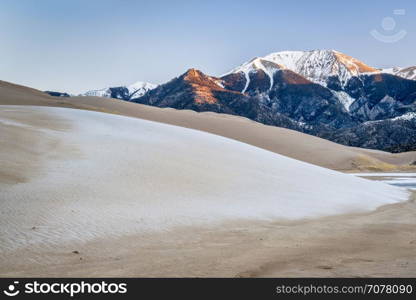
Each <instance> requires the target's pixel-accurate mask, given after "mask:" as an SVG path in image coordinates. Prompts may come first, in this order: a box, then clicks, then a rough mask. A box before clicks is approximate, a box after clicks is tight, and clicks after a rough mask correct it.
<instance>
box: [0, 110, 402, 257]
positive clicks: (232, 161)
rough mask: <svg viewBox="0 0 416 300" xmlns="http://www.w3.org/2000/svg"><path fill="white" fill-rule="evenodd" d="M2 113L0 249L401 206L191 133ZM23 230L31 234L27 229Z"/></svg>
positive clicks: (256, 151)
mask: <svg viewBox="0 0 416 300" xmlns="http://www.w3.org/2000/svg"><path fill="white" fill-rule="evenodd" d="M4 108H5V109H3V110H2V111H1V112H0V126H1V128H2V130H1V132H6V135H7V136H5V137H4V138H3V137H2V139H1V140H2V143H3V144H4V146H5V147H2V150H1V154H0V155H1V160H2V161H6V162H7V164H9V167H7V168H4V169H3V171H2V177H1V179H2V180H1V181H0V185H1V187H2V188H1V198H2V200H1V203H0V205H1V208H2V211H9V213H8V214H7V215H6V216H5V217H2V219H1V220H0V227H1V228H2V230H3V231H4V232H3V235H2V236H1V237H0V245H1V246H0V247H1V248H2V249H6V250H7V249H9V250H11V249H14V247H21V246H26V245H28V244H31V243H45V244H46V245H50V244H61V243H63V242H66V241H71V240H84V239H92V238H96V237H101V236H108V235H119V234H128V233H132V232H133V233H134V232H143V231H148V230H155V229H158V230H160V229H166V228H170V227H172V226H178V225H180V226H183V225H192V226H194V225H198V224H211V223H218V222H221V221H227V220H240V219H242V220H244V219H248V220H274V219H289V220H290V219H300V218H305V217H319V216H325V215H332V214H342V213H351V212H361V211H368V210H372V209H375V208H376V207H378V206H380V205H384V204H389V203H394V202H397V201H404V200H407V198H408V193H407V192H406V191H405V190H402V189H399V188H396V187H393V186H389V185H386V184H384V183H379V182H371V181H367V180H364V179H360V178H357V177H354V176H351V175H346V174H342V173H339V172H335V171H331V170H328V169H324V168H321V167H317V166H314V165H311V164H307V163H304V162H300V161H296V160H293V159H290V158H287V157H284V156H281V155H277V154H275V153H272V152H269V151H265V150H263V149H260V148H257V147H253V146H251V145H247V144H245V143H240V142H237V141H234V140H231V139H226V138H223V137H220V136H217V135H212V134H208V133H204V132H201V131H196V130H190V129H187V128H182V127H177V126H171V125H166V124H161V123H156V122H149V121H144V120H140V119H136V118H127V117H123V116H116V115H112V114H104V113H98V112H92V111H84V110H78V109H67V108H51V107H33V106H24V107H23V106H4ZM28 133H29V134H30V139H29V140H26V137H27V136H28ZM11 136H13V138H10V137H11ZM28 143H30V144H28ZM28 146H29V147H28ZM14 149H16V150H14ZM26 156H28V157H26ZM27 161H30V163H29V164H26V162H27ZM13 165H16V166H17V168H15V167H13ZM26 170H27V172H26ZM9 173H10V174H9ZM16 178H18V179H20V180H16ZM13 180H16V183H17V184H14V183H13ZM33 226H35V227H39V228H41V229H42V230H40V231H36V232H32V231H29V232H27V228H31V227H33Z"/></svg>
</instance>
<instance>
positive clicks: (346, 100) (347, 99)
mask: <svg viewBox="0 0 416 300" xmlns="http://www.w3.org/2000/svg"><path fill="white" fill-rule="evenodd" d="M332 92H333V93H334V95H335V97H337V98H338V100H339V102H341V104H342V105H343V106H344V107H345V109H346V110H347V111H349V110H350V106H351V104H352V103H353V102H354V101H355V99H354V98H352V97H351V96H350V95H348V94H347V93H346V92H344V91H339V92H337V91H332Z"/></svg>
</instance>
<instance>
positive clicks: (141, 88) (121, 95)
mask: <svg viewBox="0 0 416 300" xmlns="http://www.w3.org/2000/svg"><path fill="white" fill-rule="evenodd" d="M156 87H157V85H156V84H152V83H148V82H143V81H137V82H135V83H133V84H130V85H127V86H118V87H109V88H103V89H99V90H91V91H88V92H85V93H83V94H81V96H96V97H106V98H118V99H123V100H130V99H133V98H139V97H141V96H143V95H144V94H145V93H147V92H148V91H150V90H152V89H154V88H156Z"/></svg>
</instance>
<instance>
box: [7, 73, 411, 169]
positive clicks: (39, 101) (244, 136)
mask: <svg viewBox="0 0 416 300" xmlns="http://www.w3.org/2000/svg"><path fill="white" fill-rule="evenodd" d="M0 104H6V105H7V104H12V105H13V104H14V105H45V106H56V107H73V108H80V109H88V110H96V111H103V112H109V113H114V114H120V115H125V116H131V117H137V118H141V119H145V120H151V121H156V122H161V123H166V124H172V125H177V126H182V127H188V128H193V129H198V130H201V131H206V132H210V133H214V134H217V135H221V136H224V137H228V138H232V139H235V140H238V141H241V142H244V143H247V144H251V145H254V146H257V147H260V148H263V149H266V150H269V151H272V152H275V153H279V154H282V155H285V156H288V157H292V158H294V159H298V160H302V161H305V162H308V163H312V164H315V165H318V166H322V167H326V168H330V169H334V170H342V171H354V170H370V171H390V170H394V169H399V170H405V171H406V170H410V169H414V168H415V166H413V167H412V166H409V164H411V163H412V162H414V161H416V152H406V153H399V154H391V153H387V152H383V151H376V150H366V149H359V148H353V147H346V146H343V145H339V144H336V143H332V142H330V141H327V140H324V139H320V138H317V137H314V136H310V135H306V134H303V133H300V132H297V131H293V130H288V129H285V128H278V127H273V126H265V125H262V124H260V123H257V122H254V121H251V120H248V119H246V118H242V117H237V116H231V115H226V114H217V113H210V112H207V113H196V112H193V111H186V110H175V109H170V108H166V109H161V108H157V107H151V106H146V105H140V104H136V103H129V102H125V101H120V100H117V99H107V98H99V97H71V98H56V97H51V96H49V95H46V94H44V93H42V92H40V91H37V90H34V89H30V88H27V87H23V86H18V85H14V84H11V83H7V82H4V81H0Z"/></svg>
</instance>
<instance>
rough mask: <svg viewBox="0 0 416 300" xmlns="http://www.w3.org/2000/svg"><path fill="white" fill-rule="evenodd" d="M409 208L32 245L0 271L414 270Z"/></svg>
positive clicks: (220, 273)
mask: <svg viewBox="0 0 416 300" xmlns="http://www.w3.org/2000/svg"><path fill="white" fill-rule="evenodd" d="M415 195H416V194H415ZM415 215H416V203H415V197H414V198H413V200H412V201H408V202H405V203H399V204H393V205H387V206H383V207H381V208H379V209H378V210H376V211H374V212H371V213H365V214H357V215H343V216H336V217H327V218H321V219H317V220H305V221H294V222H273V223H270V222H233V223H224V224H222V225H221V226H215V227H193V228H177V229H175V230H171V231H168V232H161V233H153V234H137V235H130V236H124V237H120V238H117V239H109V238H103V239H96V240H94V241H91V242H88V243H79V242H75V243H73V244H71V245H62V246H60V247H55V248H54V249H49V248H45V247H44V246H43V245H38V246H36V247H33V246H32V247H27V248H25V249H20V250H18V251H14V252H13V253H12V254H10V255H7V257H6V256H5V255H4V256H3V257H2V256H1V254H0V260H1V261H2V263H1V266H0V276H9V277H10V276H18V277H20V276H22V277H25V276H34V277H37V276H41V277H42V276H43V277H53V276H58V277H62V276H65V277H82V276H90V277H129V276H132V277H175V276H176V277H215V276H217V277H415V276H416V234H415V232H416V218H415ZM27 230H28V231H37V230H42V229H41V228H34V229H30V228H28V229H27ZM122 245H128V246H122ZM73 251H78V253H73Z"/></svg>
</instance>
